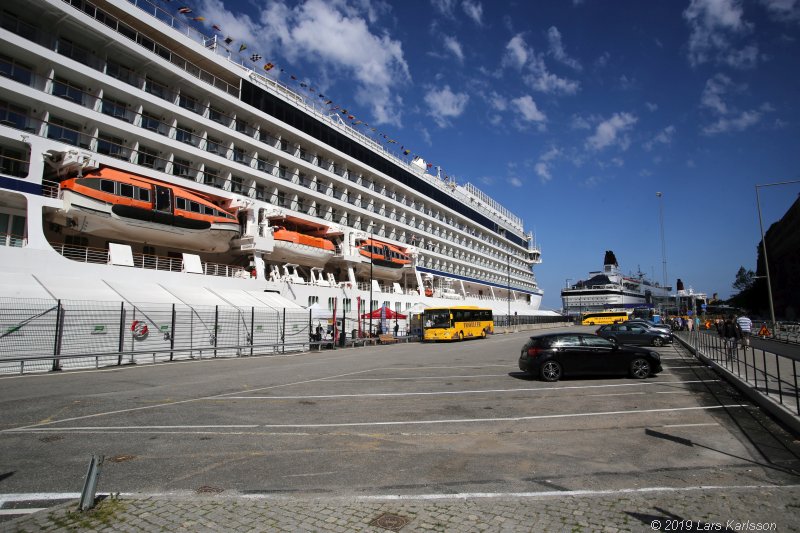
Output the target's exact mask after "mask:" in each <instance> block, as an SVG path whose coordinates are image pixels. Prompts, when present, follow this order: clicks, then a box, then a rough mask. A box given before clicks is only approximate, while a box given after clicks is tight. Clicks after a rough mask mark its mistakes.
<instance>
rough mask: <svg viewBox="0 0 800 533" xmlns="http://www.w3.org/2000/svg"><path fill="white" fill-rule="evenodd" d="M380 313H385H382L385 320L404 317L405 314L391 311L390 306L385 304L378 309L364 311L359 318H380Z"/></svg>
mask: <svg viewBox="0 0 800 533" xmlns="http://www.w3.org/2000/svg"><path fill="white" fill-rule="evenodd" d="M384 310H385V311H384ZM382 313H385V314H383V316H385V317H386V319H387V320H394V319H404V318H406V315H403V314H400V313H398V312H396V311H392V308H391V307H386V306H383V307H381V308H379V309H376V310H374V311H373V312H372V313H364V314H363V315H361V318H370V317H372V318H377V319H380V318H381V314H382Z"/></svg>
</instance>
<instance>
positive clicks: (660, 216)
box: [656, 192, 669, 307]
mask: <svg viewBox="0 0 800 533" xmlns="http://www.w3.org/2000/svg"><path fill="white" fill-rule="evenodd" d="M656 197H657V198H658V223H659V226H660V228H661V263H662V266H663V269H664V273H663V276H664V279H663V285H662V287H664V290H665V291H666V290H667V244H666V242H665V241H664V201H663V200H662V198H663V195H662V194H661V193H660V192H657V193H656ZM667 302H669V293H667ZM662 307H663V305H662Z"/></svg>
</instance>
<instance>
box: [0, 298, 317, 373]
mask: <svg viewBox="0 0 800 533" xmlns="http://www.w3.org/2000/svg"><path fill="white" fill-rule="evenodd" d="M309 338H310V336H309V314H308V312H307V311H306V310H304V309H284V308H281V309H274V308H269V307H247V308H241V307H233V306H224V305H217V306H187V305H182V304H181V305H178V304H136V305H134V304H131V303H129V302H117V303H115V302H88V301H75V300H58V301H53V300H18V299H0V373H22V372H44V371H49V370H62V369H77V368H87V367H100V366H116V365H123V364H131V363H145V362H164V361H173V360H176V359H195V358H206V357H241V356H245V355H248V356H249V355H261V354H267V353H268V354H282V353H287V352H292V351H299V350H308V349H309Z"/></svg>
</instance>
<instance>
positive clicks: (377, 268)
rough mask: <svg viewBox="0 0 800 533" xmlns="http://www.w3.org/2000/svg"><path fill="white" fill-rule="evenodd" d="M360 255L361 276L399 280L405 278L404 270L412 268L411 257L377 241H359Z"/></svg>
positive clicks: (401, 250)
mask: <svg viewBox="0 0 800 533" xmlns="http://www.w3.org/2000/svg"><path fill="white" fill-rule="evenodd" d="M356 244H357V245H358V253H359V254H361V257H362V262H361V265H360V267H359V269H358V271H359V273H360V274H363V275H369V273H370V267H371V268H372V277H373V278H379V279H388V280H394V281H396V280H399V279H400V278H402V277H403V268H404V267H408V266H411V256H409V255H408V254H407V253H406V252H405V251H404V250H403V249H401V248H400V247H399V246H396V245H394V244H389V243H385V242H381V241H377V240H375V239H364V240H361V241H357V242H356Z"/></svg>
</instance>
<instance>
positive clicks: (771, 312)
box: [756, 180, 800, 328]
mask: <svg viewBox="0 0 800 533" xmlns="http://www.w3.org/2000/svg"><path fill="white" fill-rule="evenodd" d="M792 183H800V180H793V181H780V182H777V183H762V184H760V185H758V184H757V185H756V207H757V208H758V227H759V229H760V230H761V248H762V251H763V253H764V270H766V271H767V296H768V297H769V316H770V318H771V319H772V327H773V328H775V304H774V303H773V301H772V280H771V279H770V277H769V261H768V260H767V241H766V240H765V239H764V223H763V222H762V220H761V200H760V198H759V196H758V188H759V187H774V186H776V185H790V184H792Z"/></svg>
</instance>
